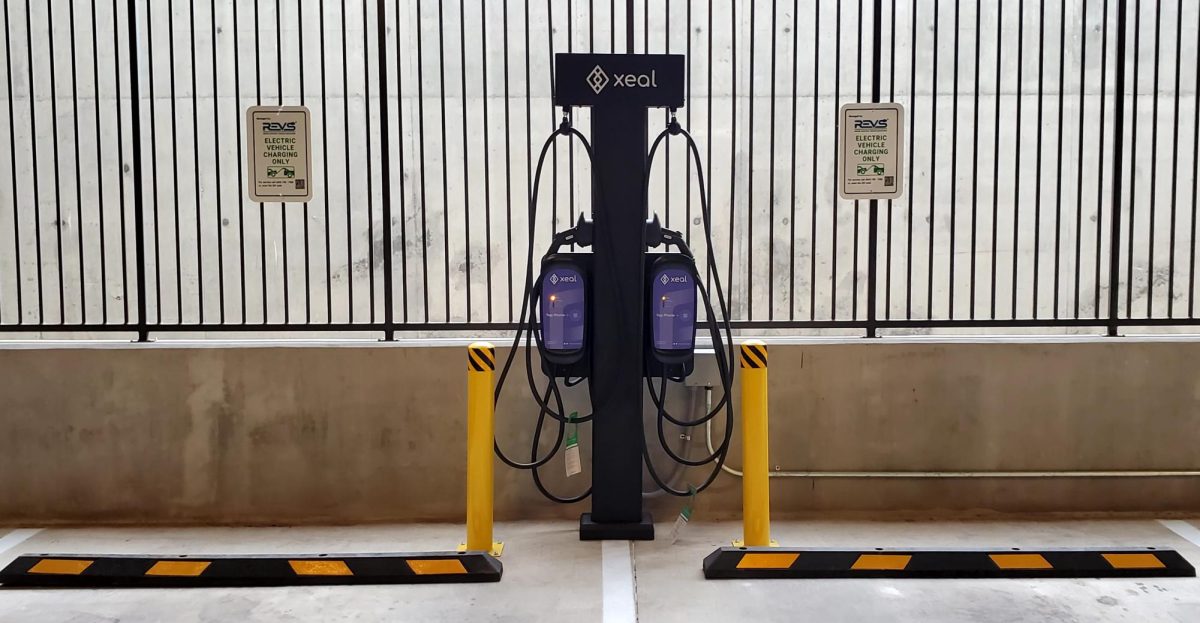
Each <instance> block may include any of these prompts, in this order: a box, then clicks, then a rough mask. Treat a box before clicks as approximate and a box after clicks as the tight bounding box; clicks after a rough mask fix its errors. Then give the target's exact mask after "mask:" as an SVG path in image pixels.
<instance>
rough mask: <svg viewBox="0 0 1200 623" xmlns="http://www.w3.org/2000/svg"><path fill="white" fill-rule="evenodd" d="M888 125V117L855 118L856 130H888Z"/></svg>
mask: <svg viewBox="0 0 1200 623" xmlns="http://www.w3.org/2000/svg"><path fill="white" fill-rule="evenodd" d="M887 127H888V120H887V119H855V120H854V129H855V130H886V129H887Z"/></svg>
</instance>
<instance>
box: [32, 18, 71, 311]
mask: <svg viewBox="0 0 1200 623" xmlns="http://www.w3.org/2000/svg"><path fill="white" fill-rule="evenodd" d="M46 31H47V39H48V41H49V44H50V56H49V58H48V59H47V60H48V61H49V63H50V130H51V134H50V136H51V137H53V141H52V143H53V153H54V230H55V234H56V239H57V241H58V245H57V252H56V255H55V257H56V258H57V260H56V263H57V265H58V324H66V322H67V303H66V301H67V297H66V286H65V283H64V278H63V250H62V231H63V220H62V179H61V176H60V175H59V158H58V156H59V153H58V152H59V150H58V146H59V142H60V141H59V140H58V93H57V88H56V85H57V82H58V78H57V76H56V75H55V71H54V66H55V62H54V60H55V57H56V55H55V53H54V6H53V4H47V5H46ZM30 99H32V97H31V98H30Z"/></svg>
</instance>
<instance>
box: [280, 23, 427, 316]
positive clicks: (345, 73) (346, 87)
mask: <svg viewBox="0 0 1200 623" xmlns="http://www.w3.org/2000/svg"><path fill="white" fill-rule="evenodd" d="M340 4H341V5H342V21H341V27H342V128H343V130H344V131H345V136H344V138H345V140H343V141H342V147H343V151H344V153H343V156H344V160H345V168H344V171H345V180H346V205H345V207H346V285H347V287H348V292H347V293H348V295H349V296H347V297H346V322H349V323H353V322H354V223H353V216H354V201H353V199H352V198H351V184H350V68H349V66H348V65H347V64H346V58H347V54H346V49H347V41H346V40H347V39H349V38H350V36H349V30H350V28H349V24H347V21H346V3H345V2H344V1H343V2H341V3H340ZM445 138H446V137H445V135H443V136H442V139H443V140H442V144H443V145H445V144H446V141H445V140H444V139H445ZM370 196H371V193H370V192H369V191H368V192H367V197H368V200H370ZM370 220H371V217H370V212H368V213H367V221H368V222H369V221H370ZM264 269H265V264H264ZM446 274H447V275H448V274H450V273H449V271H447V272H446ZM263 285H264V286H265V285H266V281H265V280H264V281H263ZM264 291H265V288H264ZM264 311H265V308H264ZM263 316H264V318H265V316H266V314H265V313H264V314H263Z"/></svg>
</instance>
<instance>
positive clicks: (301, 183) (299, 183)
mask: <svg viewBox="0 0 1200 623" xmlns="http://www.w3.org/2000/svg"><path fill="white" fill-rule="evenodd" d="M304 182H305V180H296V190H305V185H304Z"/></svg>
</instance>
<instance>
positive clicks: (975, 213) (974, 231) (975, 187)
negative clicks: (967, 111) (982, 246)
mask: <svg viewBox="0 0 1200 623" xmlns="http://www.w3.org/2000/svg"><path fill="white" fill-rule="evenodd" d="M982 13H983V4H982V2H981V0H975V101H974V105H973V111H972V118H971V280H970V281H969V284H970V286H971V296H970V309H969V311H970V315H969V318H970V319H971V320H974V319H975V295H976V290H977V287H976V286H977V285H978V283H979V281H978V279H977V276H978V273H977V272H976V268H977V267H978V264H979V262H978V252H977V251H976V249H978V234H979V85H980V80H979V78H980V76H981V72H980V71H979V69H980V65H979V59H980V48H981V47H982V46H981V45H980V43H981V42H982V40H983V28H982V26H981V22H982V17H981V16H982ZM997 45H999V42H997Z"/></svg>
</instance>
